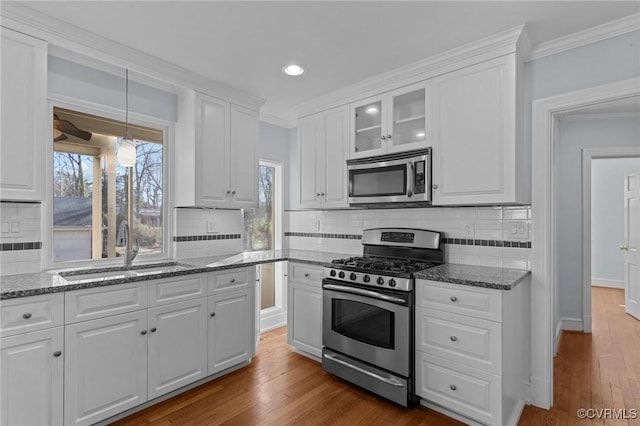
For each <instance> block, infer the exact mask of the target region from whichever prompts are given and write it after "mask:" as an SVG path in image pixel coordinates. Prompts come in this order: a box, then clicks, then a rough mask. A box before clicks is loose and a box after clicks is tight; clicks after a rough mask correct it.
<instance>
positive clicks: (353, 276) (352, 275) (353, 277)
mask: <svg viewBox="0 0 640 426" xmlns="http://www.w3.org/2000/svg"><path fill="white" fill-rule="evenodd" d="M349 278H351V281H355V280H356V278H358V276H357V275H356V274H355V273H354V272H352V273H351V275H349Z"/></svg>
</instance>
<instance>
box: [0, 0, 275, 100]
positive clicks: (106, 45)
mask: <svg viewBox="0 0 640 426" xmlns="http://www.w3.org/2000/svg"><path fill="white" fill-rule="evenodd" d="M0 7H1V16H2V21H1V25H2V26H3V27H6V28H9V29H13V30H15V31H19V32H22V33H25V34H27V35H30V36H32V37H36V38H40V39H42V40H44V41H46V42H47V43H48V44H49V50H50V51H52V52H57V53H59V54H60V53H61V52H65V51H66V52H74V53H73V54H74V55H75V57H76V61H77V60H78V58H79V57H82V56H84V57H86V59H85V62H86V61H90V62H92V63H94V64H95V63H96V62H101V63H102V64H107V65H103V66H102V68H103V70H105V68H104V67H106V68H111V69H112V71H110V72H111V73H113V69H116V68H117V67H120V68H121V69H122V68H129V69H131V70H132V71H134V72H135V73H136V74H138V75H140V76H147V77H148V78H151V79H156V80H160V81H164V82H166V83H169V84H170V85H178V86H184V87H188V88H191V89H194V90H197V91H199V92H203V93H206V94H208V95H211V96H214V97H216V98H219V99H222V100H225V101H227V102H232V103H234V104H238V105H242V106H245V107H248V108H251V109H253V110H259V109H260V107H261V106H262V105H263V104H264V103H265V101H266V100H265V99H263V98H260V97H257V96H254V95H251V94H248V93H246V92H243V91H241V90H239V89H236V88H234V87H231V86H229V85H226V84H223V83H219V82H216V81H214V80H211V79H209V78H207V77H204V76H202V75H200V74H197V73H194V72H193V71H190V70H187V69H186V68H182V67H180V66H178V65H175V64H173V63H170V62H167V61H164V60H162V59H159V58H157V57H155V56H152V55H149V54H147V53H145V52H142V51H140V50H136V49H133V48H131V47H129V46H126V45H124V44H121V43H117V42H115V41H113V40H109V39H107V38H105V37H102V36H98V35H97V34H94V33H92V32H90V31H86V30H83V29H81V28H78V27H75V26H72V25H69V24H67V23H65V22H63V21H60V20H58V19H55V18H53V17H51V16H49V15H46V14H44V13H41V12H39V11H36V10H34V9H31V8H29V7H27V6H25V5H23V4H18V3H15V2H1V5H0Z"/></svg>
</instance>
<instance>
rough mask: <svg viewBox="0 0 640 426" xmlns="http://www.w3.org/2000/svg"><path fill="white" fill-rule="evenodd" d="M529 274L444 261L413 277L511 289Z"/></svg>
mask: <svg viewBox="0 0 640 426" xmlns="http://www.w3.org/2000/svg"><path fill="white" fill-rule="evenodd" d="M529 274H531V271H526V270H522V269H508V268H496V267H490V266H477V265H460V264H457V263H445V264H444V265H440V266H436V267H434V268H429V269H425V270H423V271H420V272H417V273H416V274H415V277H416V278H420V279H425V280H431V281H440V282H445V283H453V284H463V285H470V286H475V287H484V288H492V289H496V290H511V289H512V288H513V287H515V286H516V285H517V284H518V283H520V282H522V281H524V279H525V277H527V276H528V275H529Z"/></svg>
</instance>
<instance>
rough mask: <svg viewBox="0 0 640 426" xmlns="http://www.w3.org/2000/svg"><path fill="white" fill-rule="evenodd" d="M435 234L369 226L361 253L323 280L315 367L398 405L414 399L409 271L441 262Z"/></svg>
mask: <svg viewBox="0 0 640 426" xmlns="http://www.w3.org/2000/svg"><path fill="white" fill-rule="evenodd" d="M441 236H442V235H441V233H439V232H435V231H428V230H424V229H408V228H375V229H366V230H364V232H363V236H362V244H363V256H361V257H350V258H345V259H336V260H334V261H333V262H332V265H331V267H325V268H324V274H323V279H322V289H323V290H322V293H323V297H322V344H323V348H322V368H323V369H324V370H326V371H328V372H330V373H332V374H334V375H336V376H338V377H341V378H343V379H345V380H347V381H350V382H352V383H354V384H356V385H359V386H361V387H363V388H365V389H368V390H370V391H372V392H374V393H377V394H378V395H381V396H383V397H385V398H387V399H390V400H391V401H394V402H396V403H398V404H400V405H403V406H405V407H406V406H409V405H411V404H412V403H413V401H414V380H413V370H414V363H413V358H414V337H413V336H414V273H415V272H417V271H420V270H423V269H427V268H430V267H432V266H436V265H440V264H442V263H444V249H443V246H442V244H441Z"/></svg>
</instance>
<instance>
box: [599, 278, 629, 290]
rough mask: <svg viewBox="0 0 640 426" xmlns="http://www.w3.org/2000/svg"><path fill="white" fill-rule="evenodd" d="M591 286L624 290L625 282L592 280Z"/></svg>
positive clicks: (601, 279)
mask: <svg viewBox="0 0 640 426" xmlns="http://www.w3.org/2000/svg"><path fill="white" fill-rule="evenodd" d="M591 285H592V286H593V287H608V288H621V289H624V281H620V280H607V279H604V278H591Z"/></svg>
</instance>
